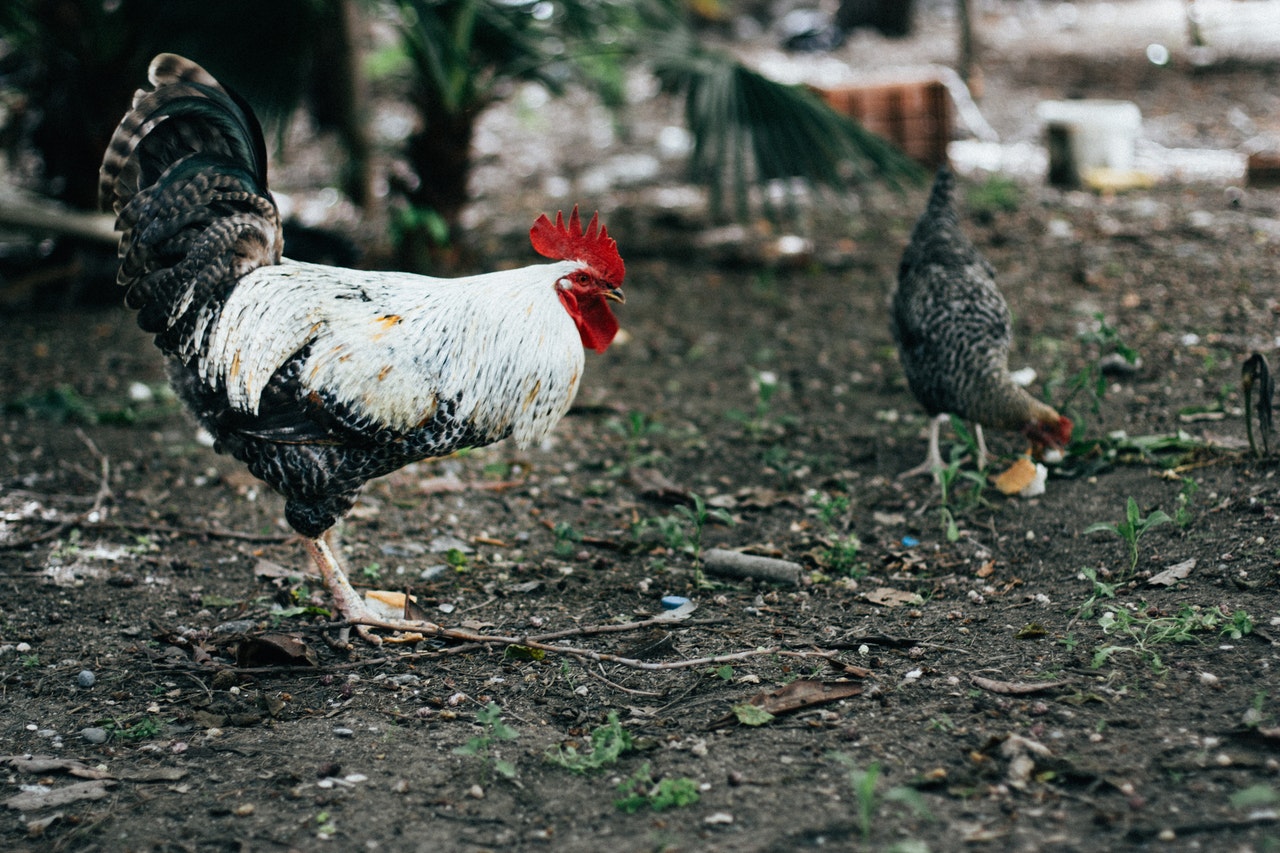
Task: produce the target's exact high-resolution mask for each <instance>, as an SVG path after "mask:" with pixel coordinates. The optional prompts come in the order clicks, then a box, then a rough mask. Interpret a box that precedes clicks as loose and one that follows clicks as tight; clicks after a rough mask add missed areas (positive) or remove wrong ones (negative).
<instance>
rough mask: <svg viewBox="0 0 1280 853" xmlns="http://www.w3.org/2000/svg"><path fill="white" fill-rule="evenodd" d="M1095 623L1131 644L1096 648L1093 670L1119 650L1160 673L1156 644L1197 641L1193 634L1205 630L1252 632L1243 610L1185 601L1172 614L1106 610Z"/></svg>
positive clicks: (1231, 633)
mask: <svg viewBox="0 0 1280 853" xmlns="http://www.w3.org/2000/svg"><path fill="white" fill-rule="evenodd" d="M1098 626H1099V627H1100V628H1102V632H1103V633H1104V634H1107V635H1109V636H1116V637H1120V638H1124V639H1125V640H1127V641H1128V642H1129V643H1131V644H1132V645H1110V646H1103V647H1101V648H1099V649H1098V650H1097V651H1096V652H1094V655H1093V661H1092V663H1091V664H1090V665H1091V666H1092V667H1093V668H1094V669H1098V668H1100V667H1101V666H1102V665H1103V664H1105V663H1106V662H1107V661H1108V660H1110V659H1111V657H1112V656H1113V655H1115V654H1116V653H1118V652H1129V653H1132V654H1135V655H1137V656H1138V657H1139V658H1140V659H1142V660H1144V661H1146V662H1147V663H1148V664H1149V665H1150V666H1151V668H1152V669H1153V670H1154V671H1156V672H1163V671H1164V662H1163V661H1162V660H1161V658H1160V654H1159V652H1158V651H1157V650H1156V648H1155V647H1156V646H1160V645H1163V644H1168V643H1191V642H1196V640H1197V639H1198V638H1197V637H1196V635H1197V634H1201V633H1206V632H1212V633H1218V634H1221V635H1223V636H1227V637H1230V638H1232V639H1239V638H1240V637H1243V636H1244V635H1245V634H1248V633H1251V632H1252V631H1253V619H1252V618H1251V617H1250V616H1249V614H1248V613H1246V612H1244V611H1243V610H1237V611H1236V612H1234V613H1233V614H1231V615H1230V616H1226V615H1224V614H1223V613H1222V611H1220V610H1218V609H1216V608H1207V609H1202V608H1200V607H1197V606H1194V605H1186V604H1184V605H1183V606H1182V608H1181V609H1180V610H1179V611H1178V613H1177V614H1176V615H1173V616H1159V615H1156V616H1153V615H1148V614H1147V613H1146V612H1144V611H1143V610H1142V609H1139V610H1138V611H1137V612H1134V613H1131V612H1129V611H1128V610H1125V609H1122V608H1116V609H1112V610H1107V611H1105V612H1103V614H1102V616H1101V617H1100V618H1099V619H1098Z"/></svg>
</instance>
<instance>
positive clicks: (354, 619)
mask: <svg viewBox="0 0 1280 853" xmlns="http://www.w3.org/2000/svg"><path fill="white" fill-rule="evenodd" d="M302 541H303V544H305V545H306V548H307V553H308V554H310V555H311V559H312V560H313V561H315V564H316V567H317V568H318V569H320V575H321V577H323V578H324V585H325V587H326V588H327V589H328V590H329V594H330V595H331V596H333V603H334V605H335V606H336V607H337V609H338V612H339V613H340V614H342V618H343V619H345V620H346V621H347V622H349V623H350V624H352V625H355V626H356V632H357V633H358V634H360V636H361V637H362V638H363V639H365V640H368V641H369V642H371V643H375V644H377V643H380V642H381V640H379V639H378V638H377V637H375V636H374V635H372V634H370V633H369V632H368V630H367V629H368V628H386V629H387V630H390V631H410V632H416V633H421V634H433V633H439V632H440V631H441V630H443V629H442V628H441V627H440V626H439V625H436V624H435V623H434V622H421V621H418V620H414V619H384V618H382V617H379V616H377V615H375V614H373V613H371V612H370V611H369V608H368V607H366V606H365V603H364V599H363V598H361V597H360V593H358V592H356V589H355V587H353V586H352V585H351V581H349V580H347V573H346V571H345V570H343V568H342V564H341V563H340V562H339V561H338V556H337V555H336V554H334V553H333V549H332V548H330V547H329V533H328V531H326V532H325V533H324V534H323V535H322V536H321V537H320V538H319V539H311V538H304V539H303V540H302Z"/></svg>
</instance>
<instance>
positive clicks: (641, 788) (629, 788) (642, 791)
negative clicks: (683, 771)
mask: <svg viewBox="0 0 1280 853" xmlns="http://www.w3.org/2000/svg"><path fill="white" fill-rule="evenodd" d="M618 793H619V794H620V795H621V796H620V797H619V798H618V799H617V800H615V801H614V805H616V806H617V807H618V808H619V809H621V810H622V811H624V812H626V813H627V814H635V813H636V812H638V811H640V809H642V808H644V807H645V806H648V807H649V808H651V809H653V810H654V811H655V812H660V811H666V810H667V809H671V808H680V807H681V806H689V805H693V804H694V803H696V802H697V801H698V798H699V794H698V783H697V782H695V781H694V780H692V779H689V778H687V777H680V778H678V779H661V780H657V781H655V780H654V778H653V773H652V771H651V770H650V767H649V762H647V761H646V762H645V763H644V766H643V767H641V768H640V769H639V770H637V771H636V772H635V773H633V774H632V775H631V776H630V777H628V778H627V779H624V780H623V781H622V782H621V783H620V784H619V785H618Z"/></svg>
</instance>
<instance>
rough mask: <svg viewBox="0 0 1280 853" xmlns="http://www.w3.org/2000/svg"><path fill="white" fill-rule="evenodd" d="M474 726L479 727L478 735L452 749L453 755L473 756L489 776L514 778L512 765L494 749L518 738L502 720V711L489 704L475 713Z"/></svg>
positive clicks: (518, 734) (514, 768)
mask: <svg viewBox="0 0 1280 853" xmlns="http://www.w3.org/2000/svg"><path fill="white" fill-rule="evenodd" d="M476 725H478V726H480V729H481V731H480V734H478V735H476V736H475V737H473V738H471V739H469V740H468V741H467V742H466V743H465V744H463V745H462V746H459V747H455V748H454V750H453V751H454V754H455V755H474V756H475V757H477V758H479V759H480V760H481V761H482V762H483V763H484V764H485V765H486V767H487V768H488V771H489V773H490V775H492V774H494V773H497V774H498V775H500V776H503V777H505V778H507V779H514V778H515V777H516V766H515V764H514V763H512V762H510V761H507V760H505V759H503V758H501V757H499V755H498V753H497V751H496V750H495V748H494V747H496V746H497V745H498V744H499V743H501V742H502V741H505V740H515V739H516V738H518V737H519V736H520V732H518V731H516V730H515V729H514V728H512V727H511V726H510V725H508V724H507V723H506V721H504V720H503V719H502V709H501V708H499V707H498V703H497V702H490V703H489V704H488V705H486V706H485V707H484V708H482V709H481V710H479V711H477V712H476Z"/></svg>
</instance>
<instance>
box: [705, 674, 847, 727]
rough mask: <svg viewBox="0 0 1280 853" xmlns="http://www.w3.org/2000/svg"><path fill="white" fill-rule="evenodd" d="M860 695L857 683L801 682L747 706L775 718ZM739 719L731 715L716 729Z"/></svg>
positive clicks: (762, 695) (753, 699)
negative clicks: (754, 707)
mask: <svg viewBox="0 0 1280 853" xmlns="http://www.w3.org/2000/svg"><path fill="white" fill-rule="evenodd" d="M860 693H862V685H861V684H858V683H857V682H854V681H813V680H811V679H799V680H797V681H793V682H791V683H790V684H788V685H786V686H784V687H779V688H778V689H777V690H771V691H769V692H768V693H757V694H756V695H755V696H752V697H751V698H750V699H748V700H747V702H746V704H749V705H754V706H756V707H757V708H760V709H762V710H764V711H767V712H768V713H770V714H772V715H773V716H775V717H776V716H778V715H780V714H788V713H790V712H792V711H799V710H800V709H802V708H812V707H813V706H815V705H826V704H828V703H829V702H837V701H839V700H841V699H848V698H850V697H851V696H857V695H859V694H860ZM737 719H738V717H737V715H735V714H728V715H726V716H724V717H721V718H720V719H719V720H717V721H716V723H715V725H717V726H723V725H728V724H729V723H732V722H734V721H735V720H737Z"/></svg>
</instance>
